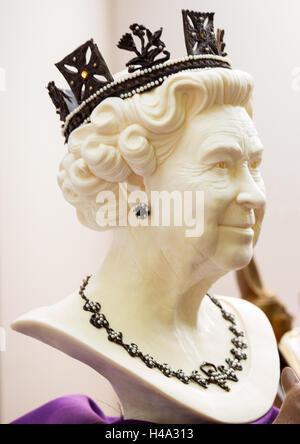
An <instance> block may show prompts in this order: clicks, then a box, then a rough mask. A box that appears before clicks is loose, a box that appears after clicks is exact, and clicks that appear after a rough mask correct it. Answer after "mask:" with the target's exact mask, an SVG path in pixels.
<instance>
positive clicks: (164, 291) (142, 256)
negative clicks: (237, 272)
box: [86, 228, 221, 353]
mask: <svg viewBox="0 0 300 444" xmlns="http://www.w3.org/2000/svg"><path fill="white" fill-rule="evenodd" d="M178 251H180V249H179V250H178ZM201 268H202V272H201V273H199V268H198V267H195V266H193V264H191V263H190V262H189V260H188V258H183V257H182V256H180V254H178V255H173V256H171V259H170V255H169V254H168V252H167V251H166V250H165V249H164V248H163V244H162V243H161V242H160V241H158V237H157V233H156V234H155V233H154V232H152V231H151V230H150V229H149V228H148V230H147V232H146V231H142V230H139V231H135V232H134V231H130V230H128V231H127V230H126V231H125V230H124V231H123V232H122V231H119V232H118V233H117V235H116V236H115V238H114V242H113V245H112V248H111V250H110V251H109V253H108V255H107V257H106V259H105V261H104V263H103V265H102V267H101V269H100V270H99V271H98V272H97V273H96V274H95V275H94V276H93V277H92V279H91V280H90V283H89V285H88V287H87V289H86V295H87V297H88V298H89V299H91V300H94V301H98V302H100V303H101V305H102V312H103V313H104V314H105V315H106V317H107V318H108V320H109V322H110V325H111V327H112V328H113V329H116V330H118V331H122V333H123V334H124V337H125V340H126V342H128V343H130V342H134V343H137V341H139V342H138V345H139V346H140V347H147V346H149V348H150V347H151V346H152V348H153V347H154V344H155V346H157V347H158V348H159V347H162V348H164V347H168V348H169V347H170V345H174V346H178V340H177V338H178V337H180V333H182V332H183V331H185V332H186V331H188V332H189V333H190V334H195V333H196V331H197V327H198V323H197V318H198V316H197V315H198V312H199V307H200V304H201V301H202V299H203V297H204V296H205V294H206V293H207V291H208V290H209V288H210V287H211V285H212V284H213V283H214V282H215V281H216V279H218V278H219V277H220V276H221V273H217V272H216V270H214V269H213V266H212V265H210V264H208V263H206V262H205V261H203V263H202V267H201ZM209 271H210V273H209ZM181 336H182V335H181ZM162 339H163V340H164V342H161V341H162ZM159 342H160V345H159V344H158V343H159ZM163 344H165V345H163ZM155 351H156V350H153V353H155ZM150 352H151V349H150Z"/></svg>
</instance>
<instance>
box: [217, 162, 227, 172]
mask: <svg viewBox="0 0 300 444" xmlns="http://www.w3.org/2000/svg"><path fill="white" fill-rule="evenodd" d="M216 166H217V167H218V168H220V169H221V170H226V169H227V168H229V164H228V162H219V163H217V165H216Z"/></svg>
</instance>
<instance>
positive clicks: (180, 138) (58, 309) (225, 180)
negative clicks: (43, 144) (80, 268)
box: [13, 68, 279, 424]
mask: <svg viewBox="0 0 300 444" xmlns="http://www.w3.org/2000/svg"><path fill="white" fill-rule="evenodd" d="M252 88H253V84H252V78H251V77H250V76H249V75H248V74H246V73H244V72H241V71H236V70H228V69H223V68H216V69H207V70H199V71H194V72H182V73H178V74H175V75H173V76H171V77H170V78H168V79H167V80H166V81H165V82H164V83H163V84H162V85H161V86H159V87H157V88H155V89H154V90H153V91H151V92H147V93H144V94H141V95H139V94H137V95H135V96H134V97H132V98H129V99H127V100H121V99H119V98H109V99H106V100H105V101H104V102H102V103H101V104H100V105H98V106H97V108H96V109H95V110H94V112H93V113H92V115H91V123H90V124H87V125H84V126H82V127H81V128H79V129H77V130H75V131H74V132H73V133H72V134H71V137H70V139H69V144H68V150H69V152H68V154H67V155H66V156H65V158H64V160H63V162H62V164H61V169H60V172H59V184H60V186H61V188H62V191H63V194H64V197H65V198H66V199H67V201H69V202H70V203H71V204H73V205H74V206H75V208H76V209H77V214H78V217H79V220H80V222H82V223H83V224H85V225H86V226H88V227H90V228H92V229H95V230H101V229H103V228H101V227H100V226H99V225H98V224H97V219H96V214H97V211H98V210H99V208H100V206H101V204H100V203H97V202H96V200H97V199H96V197H97V195H98V193H99V192H100V191H103V190H111V191H114V192H116V193H117V191H118V189H119V183H123V184H127V185H128V187H130V188H131V189H140V190H141V191H144V192H145V193H146V194H147V195H148V196H149V195H150V192H151V191H163V190H166V191H169V192H172V191H174V190H178V191H186V190H191V191H197V190H200V191H204V196H205V201H204V233H203V235H202V236H200V237H186V236H185V229H186V228H184V227H152V226H151V225H150V223H149V224H148V226H143V225H140V226H137V227H132V226H127V227H115V228H113V230H114V238H113V243H112V246H111V249H110V251H109V253H108V254H107V257H106V259H105V261H104V263H103V265H102V266H101V268H100V270H99V271H98V272H96V273H95V274H94V275H93V276H92V278H91V280H90V282H89V284H88V286H87V288H86V295H87V297H88V298H89V299H91V300H93V301H98V302H100V303H101V306H102V311H103V313H104V314H105V315H106V316H107V318H108V319H109V322H110V324H111V326H112V327H113V328H114V329H116V330H117V331H121V332H122V333H123V336H124V340H126V342H127V343H131V342H133V343H136V344H138V346H139V349H140V350H142V351H143V352H144V353H149V354H150V355H151V356H153V357H154V358H155V359H156V360H158V361H159V362H166V363H168V364H169V365H170V366H171V367H172V368H175V369H176V368H181V369H183V370H184V371H185V372H186V373H191V372H192V370H195V369H198V368H199V365H201V363H203V361H206V362H213V363H218V364H222V363H224V360H225V358H226V357H228V352H229V350H230V341H231V338H232V335H231V334H230V332H229V331H228V325H227V324H226V322H225V321H224V319H223V318H222V317H221V316H220V311H219V310H218V308H217V307H216V306H215V305H213V304H212V303H211V301H210V300H209V298H208V297H207V296H205V295H206V293H207V292H208V291H209V289H210V287H211V286H212V284H213V283H214V282H215V281H216V280H218V279H219V278H220V277H222V276H224V275H225V274H226V273H228V272H230V271H233V270H238V269H240V268H243V267H245V266H247V265H248V263H249V262H250V260H251V258H252V256H253V249H254V246H255V244H256V242H257V239H258V236H259V232H260V227H261V223H262V220H263V215H264V210H265V190H264V184H263V180H262V177H261V173H260V163H261V158H262V151H263V147H262V144H261V141H260V139H259V137H258V135H257V132H256V129H255V126H254V124H253V121H252V108H251V98H252ZM154 216H155V214H154V213H153V209H151V215H150V216H149V220H150V221H151V218H153V217H154ZM109 229H112V228H111V227H110V228H109ZM95 235H96V234H95ZM218 299H219V301H220V302H221V303H222V305H223V306H224V308H225V309H226V310H227V309H228V311H229V312H231V313H233V314H234V315H235V316H236V319H237V323H238V326H239V327H240V328H241V329H242V330H243V331H244V332H245V335H246V338H245V339H246V340H247V342H248V344H249V349H248V360H247V361H245V363H243V366H244V370H243V372H241V373H239V375H238V376H239V382H237V383H234V382H232V383H229V385H230V392H228V393H227V392H224V391H223V390H221V389H220V388H219V387H218V386H215V385H210V386H209V387H208V389H203V388H202V387H200V386H198V385H195V384H189V385H185V384H183V383H182V382H180V381H179V380H177V379H176V378H167V377H165V376H164V375H163V374H162V373H160V372H159V371H158V370H157V369H150V368H148V367H147V366H146V365H145V364H144V363H143V362H141V361H140V360H139V359H136V358H132V357H131V356H129V354H128V353H127V352H126V351H125V350H124V349H123V348H122V347H120V346H118V345H117V344H114V343H112V342H109V341H108V340H107V334H106V332H105V331H104V330H103V329H102V330H97V329H95V328H94V327H93V326H92V325H91V324H90V323H89V316H88V314H87V313H86V312H84V311H83V308H82V307H83V301H82V299H81V298H80V297H79V295H78V290H76V291H75V292H74V294H72V295H70V296H69V297H67V298H66V299H65V300H63V301H62V302H60V303H58V304H56V305H54V306H51V307H43V308H40V309H38V310H35V311H33V312H31V313H29V314H26V315H24V316H22V317H21V318H20V319H18V320H17V321H16V322H15V323H14V324H13V328H14V329H15V330H17V331H19V332H22V333H24V334H27V335H30V336H32V337H34V338H36V339H39V340H41V341H43V342H45V343H47V344H49V345H52V346H54V347H56V348H58V349H59V350H61V351H63V352H65V353H66V354H68V355H70V356H72V357H74V358H76V359H78V360H80V361H82V362H84V363H86V364H87V365H89V366H91V367H92V368H94V369H95V370H96V371H98V372H99V373H101V374H102V375H103V376H104V377H106V378H107V379H108V380H109V381H110V382H111V384H112V386H113V387H114V389H115V390H116V392H117V394H118V395H119V397H120V400H121V402H122V405H123V408H124V416H125V419H129V418H131V419H133V418H134V419H140V420H144V421H149V422H156V423H170V424H172V423H174V424H175V423H186V424H189V423H190V424H191V423H193V424H196V423H207V422H221V423H234V424H237V423H249V422H252V421H255V420H257V419H258V418H260V417H262V416H263V415H264V414H266V413H267V412H268V411H269V409H270V408H271V407H272V405H273V402H274V399H275V396H276V392H277V388H278V383H279V358H278V351H277V344H276V340H275V337H274V334H273V331H272V328H271V325H270V323H269V321H268V320H267V318H266V317H265V315H264V314H263V313H262V312H261V311H260V310H259V309H258V308H257V307H255V306H254V305H252V304H250V303H248V302H246V301H244V300H241V299H237V298H230V297H222V296H218Z"/></svg>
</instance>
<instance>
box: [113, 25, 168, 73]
mask: <svg viewBox="0 0 300 444" xmlns="http://www.w3.org/2000/svg"><path fill="white" fill-rule="evenodd" d="M130 30H131V31H132V34H129V33H126V34H124V35H123V37H122V38H121V40H120V41H119V43H118V45H117V46H118V48H119V49H125V50H126V51H131V52H134V53H135V54H136V57H134V58H133V59H131V60H129V62H128V63H127V64H126V66H127V67H128V71H129V72H130V73H131V72H134V71H136V70H138V69H143V68H150V67H152V66H154V65H157V64H159V63H164V62H166V61H167V60H169V59H170V53H169V52H168V51H166V49H165V48H166V45H165V44H164V42H163V41H162V40H161V39H160V38H161V35H162V31H163V28H160V29H159V30H158V31H156V32H154V33H152V32H151V31H150V30H149V29H147V28H145V26H143V25H138V24H137V23H134V24H133V25H131V26H130ZM133 35H134V36H136V37H138V38H139V39H140V42H141V49H140V51H139V50H138V48H137V46H136V43H135V41H134V38H133ZM146 38H147V40H148V42H147V41H146ZM160 54H163V55H164V57H161V58H160V59H157V57H158V56H159V55H160Z"/></svg>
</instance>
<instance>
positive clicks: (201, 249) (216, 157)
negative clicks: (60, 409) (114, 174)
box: [149, 105, 266, 271]
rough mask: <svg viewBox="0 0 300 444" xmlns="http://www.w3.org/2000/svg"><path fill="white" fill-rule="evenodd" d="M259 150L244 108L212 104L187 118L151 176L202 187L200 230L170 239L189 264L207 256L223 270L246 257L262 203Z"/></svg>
mask: <svg viewBox="0 0 300 444" xmlns="http://www.w3.org/2000/svg"><path fill="white" fill-rule="evenodd" d="M262 152H263V146H262V143H261V141H260V139H259V137H258V134H257V131H256V129H255V126H254V124H253V121H252V120H251V118H250V117H249V115H248V114H247V112H246V110H245V109H244V108H242V107H233V106H229V105H226V106H219V105H216V106H214V107H213V108H211V109H209V110H207V111H205V112H203V113H201V114H199V115H198V116H196V117H194V118H192V119H191V120H190V121H188V122H187V124H186V127H185V131H184V134H183V136H182V138H181V140H180V142H179V145H178V147H177V149H176V150H175V151H174V153H173V154H172V156H171V157H170V158H169V159H168V160H167V161H166V162H165V163H164V164H163V165H162V166H161V167H160V168H158V172H157V174H155V175H154V176H153V177H152V178H151V182H152V183H151V184H149V186H150V188H151V189H155V190H159V189H160V190H163V189H166V190H169V191H170V190H180V191H184V190H195V191H196V190H201V191H204V196H205V204H204V220H205V229H204V234H203V235H202V236H201V237H200V238H185V240H184V242H180V241H179V238H177V240H176V239H175V238H174V239H173V241H174V245H176V246H177V248H178V247H179V245H180V249H181V254H183V253H184V254H185V255H186V256H187V257H189V258H190V260H191V263H192V266H193V268H195V267H197V265H199V266H200V265H201V263H203V262H205V261H207V259H208V260H209V262H211V263H213V264H214V265H215V266H216V267H217V268H218V269H221V270H224V271H229V270H237V269H240V268H243V267H244V266H246V265H248V263H249V262H250V260H251V258H252V256H253V248H254V246H255V244H256V242H257V239H258V236H259V232H260V226H261V223H262V220H263V216H264V211H265V203H266V201H265V188H264V183H263V179H262V176H261V171H260V165H261V160H262ZM172 236H175V234H174V232H172ZM176 236H183V232H182V231H181V232H180V230H177V232H176ZM160 241H161V242H163V241H162V240H160ZM169 241H170V239H169ZM174 248H175V247H174Z"/></svg>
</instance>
